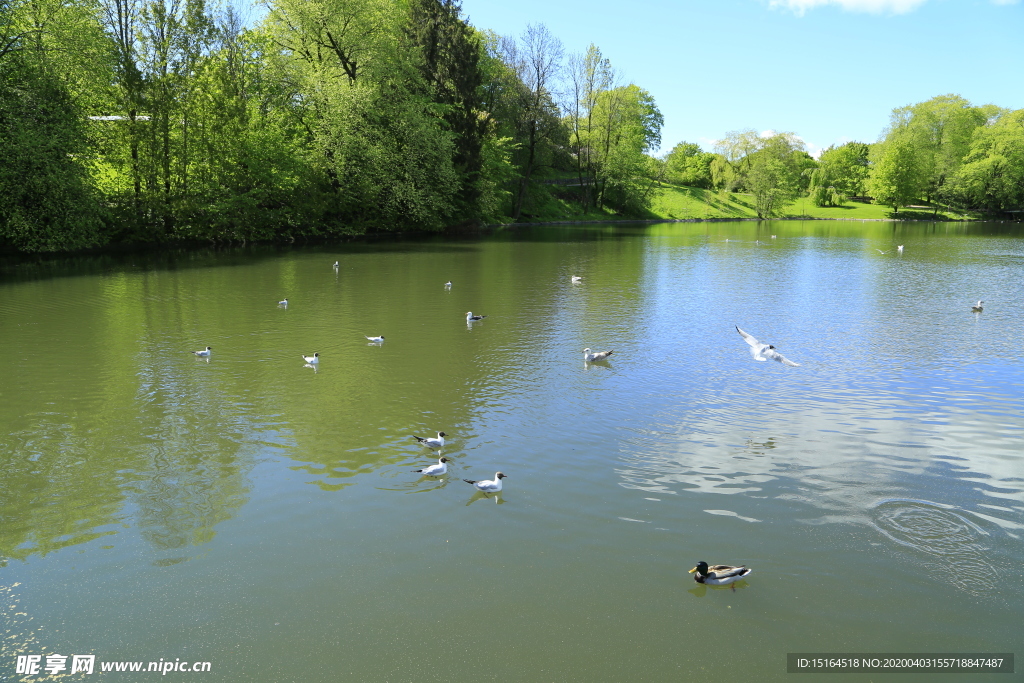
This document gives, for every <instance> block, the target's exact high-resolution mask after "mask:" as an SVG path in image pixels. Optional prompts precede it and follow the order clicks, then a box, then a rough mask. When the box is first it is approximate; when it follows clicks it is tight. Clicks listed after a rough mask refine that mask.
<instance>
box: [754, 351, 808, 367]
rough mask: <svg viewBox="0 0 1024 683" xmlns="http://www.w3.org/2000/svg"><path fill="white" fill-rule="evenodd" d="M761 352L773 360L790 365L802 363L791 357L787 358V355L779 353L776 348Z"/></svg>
mask: <svg viewBox="0 0 1024 683" xmlns="http://www.w3.org/2000/svg"><path fill="white" fill-rule="evenodd" d="M761 353H762V355H764V356H765V357H766V358H771V359H772V360H776V361H778V362H780V363H782V364H783V365H789V366H790V367H794V368H795V367H798V366H799V365H800V364H799V363H794V362H793V361H791V360H790V359H788V358H786V357H785V356H783V355H782V354H781V353H779V352H778V351H776V350H775V349H765V350H764V351H762V352H761Z"/></svg>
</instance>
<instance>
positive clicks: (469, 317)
mask: <svg viewBox="0 0 1024 683" xmlns="http://www.w3.org/2000/svg"><path fill="white" fill-rule="evenodd" d="M486 317H487V316H486V315H473V311H466V322H467V323H475V322H480V321H481V320H483V319H484V318H486Z"/></svg>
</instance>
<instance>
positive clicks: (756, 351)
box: [736, 327, 800, 367]
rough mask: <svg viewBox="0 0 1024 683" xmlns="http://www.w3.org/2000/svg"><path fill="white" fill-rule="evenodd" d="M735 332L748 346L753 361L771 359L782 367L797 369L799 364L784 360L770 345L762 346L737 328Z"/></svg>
mask: <svg viewBox="0 0 1024 683" xmlns="http://www.w3.org/2000/svg"><path fill="white" fill-rule="evenodd" d="M736 331H737V332H739V333H740V336H741V337H743V340H744V341H745V342H747V343H748V344H750V355H752V356H753V357H754V360H762V361H764V360H768V359H769V358H771V359H772V360H777V361H779V362H780V363H782V364H783V365H790V366H793V367H797V366H799V365H800V364H799V363H794V362H793V361H791V360H790V359H788V358H786V357H785V356H783V355H782V354H781V353H779V352H778V351H776V350H775V347H774V346H772V345H771V344H762V343H761V342H759V341H757V340H756V339H754V338H753V337H752V336H751V335H749V334H747V333H746V332H744V331H743V330H741V329H740V328H739V327H737V328H736Z"/></svg>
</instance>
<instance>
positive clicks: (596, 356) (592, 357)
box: [583, 349, 615, 363]
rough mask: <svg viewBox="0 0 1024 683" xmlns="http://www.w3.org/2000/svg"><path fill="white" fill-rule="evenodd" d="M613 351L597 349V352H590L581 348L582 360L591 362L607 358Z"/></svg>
mask: <svg viewBox="0 0 1024 683" xmlns="http://www.w3.org/2000/svg"><path fill="white" fill-rule="evenodd" d="M613 353H615V352H614V351H599V352H598V353H591V352H590V349H583V360H585V361H587V362H588V363H593V362H594V361H598V360H608V356H610V355H612V354H613Z"/></svg>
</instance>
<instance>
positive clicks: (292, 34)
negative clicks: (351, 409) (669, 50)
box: [0, 0, 662, 251]
mask: <svg viewBox="0 0 1024 683" xmlns="http://www.w3.org/2000/svg"><path fill="white" fill-rule="evenodd" d="M265 8H266V12H265V14H263V16H262V19H261V21H259V22H258V23H256V24H253V25H246V23H245V22H243V21H242V19H241V15H240V10H239V9H238V8H236V7H234V6H232V5H230V4H225V5H215V4H213V3H212V2H207V1H206V0H160V1H156V0H3V2H0V136H2V137H0V142H2V143H3V148H4V150H5V154H6V156H7V159H6V160H5V161H6V163H5V164H4V165H3V167H2V169H0V247H4V248H8V249H11V248H13V249H17V250H22V251H47V250H61V249H76V248H82V247H89V246H95V245H101V244H105V243H108V242H111V241H122V242H167V241H175V240H197V239H199V240H215V241H246V240H281V239H294V238H295V237H299V236H329V235H338V234H345V233H358V232H364V231H366V230H408V229H413V230H442V229H446V228H450V227H454V226H459V225H465V224H473V223H478V222H480V221H493V220H509V219H510V218H511V219H516V218H519V217H520V216H529V215H530V212H531V211H532V210H533V209H532V207H534V206H535V205H538V204H543V202H544V201H545V200H546V199H550V197H551V194H552V190H551V187H550V186H549V185H546V184H545V183H544V182H542V181H543V180H544V179H546V178H548V177H551V176H552V175H557V174H558V173H562V174H567V173H569V172H582V173H584V174H585V175H586V176H587V179H588V182H587V184H586V190H585V191H582V192H576V193H575V195H574V196H572V197H571V199H572V200H573V201H575V202H577V204H578V205H579V206H580V207H581V210H586V208H587V207H598V208H600V209H602V210H607V211H634V212H635V211H638V210H642V209H643V207H644V206H645V202H646V196H647V193H648V192H649V189H650V182H649V180H648V177H647V171H648V167H647V161H648V157H647V155H646V153H647V152H649V151H651V150H653V149H655V148H657V147H658V145H659V144H660V128H661V123H662V119H661V114H660V113H659V112H658V110H657V107H656V106H655V104H654V101H653V98H652V97H651V96H650V94H649V93H647V92H646V91H644V90H642V89H640V88H638V87H637V86H635V85H632V84H628V83H622V82H619V80H618V79H617V78H616V77H615V76H614V73H613V72H612V71H611V68H610V65H609V64H608V62H607V60H604V59H598V61H597V62H596V65H597V68H598V70H599V71H601V79H599V80H598V81H594V82H592V83H591V87H590V89H589V90H588V91H587V93H586V97H587V100H586V102H584V103H583V104H582V105H580V103H574V104H573V106H572V107H569V106H567V105H566V106H563V105H564V103H563V102H561V101H559V99H558V97H557V96H556V93H558V92H560V83H561V79H562V78H563V76H564V64H563V61H564V59H563V54H562V48H561V45H560V44H559V42H558V40H557V39H556V38H555V37H554V36H552V35H550V33H548V31H547V29H545V28H544V27H543V26H533V27H530V28H529V29H528V30H527V32H526V33H525V34H524V35H523V36H522V37H520V38H501V37H498V36H495V35H493V34H487V33H481V32H479V31H477V30H476V29H474V28H473V27H472V26H470V25H469V24H468V23H467V22H466V21H465V19H464V18H463V17H462V14H461V9H460V6H459V3H458V2H457V1H456V0H268V2H267V3H266V5H265ZM592 51H596V48H592ZM598 54H599V53H598ZM570 111H571V112H573V113H570ZM574 116H575V117H581V116H582V117H585V118H586V122H585V123H584V124H582V125H581V123H580V121H579V120H577V118H574ZM570 139H572V140H574V141H575V142H574V143H573V144H574V147H573V149H575V154H576V156H574V155H573V154H572V153H570V147H572V145H571V144H570ZM581 149H583V150H584V152H583V155H584V157H585V159H584V161H583V162H582V163H580V162H579V159H578V158H577V157H578V155H579V151H580V150H581ZM570 194H571V193H570Z"/></svg>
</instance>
